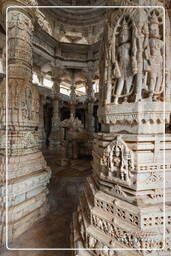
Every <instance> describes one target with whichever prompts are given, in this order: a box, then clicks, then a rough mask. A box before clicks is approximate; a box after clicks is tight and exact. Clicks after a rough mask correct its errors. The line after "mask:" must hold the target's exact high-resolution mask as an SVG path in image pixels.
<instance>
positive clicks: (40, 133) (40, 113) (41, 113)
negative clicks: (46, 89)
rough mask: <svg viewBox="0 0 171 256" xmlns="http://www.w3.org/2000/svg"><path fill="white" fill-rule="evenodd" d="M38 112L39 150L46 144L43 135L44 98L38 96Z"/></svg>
mask: <svg viewBox="0 0 171 256" xmlns="http://www.w3.org/2000/svg"><path fill="white" fill-rule="evenodd" d="M39 98H40V110H39V126H38V133H39V148H40V149H41V148H42V147H44V146H45V144H46V134H45V124H44V104H45V96H44V95H41V94H40V97H39Z"/></svg>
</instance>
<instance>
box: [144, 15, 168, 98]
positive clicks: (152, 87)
mask: <svg viewBox="0 0 171 256" xmlns="http://www.w3.org/2000/svg"><path fill="white" fill-rule="evenodd" d="M146 42H148V44H147V43H146V47H145V61H144V70H145V72H147V73H148V79H149V96H150V98H151V99H153V100H156V99H157V98H158V97H157V96H158V95H159V94H161V92H162V83H163V75H162V73H163V54H164V43H163V41H162V40H161V39H160V30H159V20H158V16H157V15H156V13H155V12H153V13H152V16H151V19H150V24H149V39H148V40H146Z"/></svg>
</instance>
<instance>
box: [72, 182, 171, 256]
mask: <svg viewBox="0 0 171 256" xmlns="http://www.w3.org/2000/svg"><path fill="white" fill-rule="evenodd" d="M120 196H121V193H120ZM121 197H122V199H119V198H118V194H117V195H116V196H113V195H109V194H107V193H106V192H102V191H101V188H100V187H99V186H97V183H96V182H95V180H94V178H93V177H91V178H88V180H87V184H86V185H85V190H84V193H83V195H82V196H81V198H80V205H79V207H78V209H77V212H76V214H75V215H74V216H73V224H72V225H73V226H72V227H73V228H74V232H73V233H72V245H73V246H74V247H75V248H91V249H92V251H90V250H87V254H86V255H102V256H103V255H105V256H106V255H107V256H115V255H117V256H125V255H126V256H128V255H136V256H137V255H143V256H145V255H148V256H154V255H155V256H156V254H154V251H153V249H157V248H158V249H159V251H158V254H157V255H168V254H167V250H168V248H169V241H170V240H169V239H170V232H171V221H170V219H171V216H170V211H171V207H170V205H167V206H166V215H164V211H163V204H160V205H158V206H157V209H156V205H155V206H148V205H147V206H145V205H143V204H142V205H141V207H138V206H136V205H133V204H132V203H128V202H126V201H124V200H125V199H124V197H123V196H121ZM164 221H165V222H166V225H167V230H166V247H165V248H164V249H162V247H163V245H164V242H163V232H164ZM112 248H113V249H116V248H118V249H119V248H123V249H125V250H124V251H122V250H117V251H116V250H109V249H112ZM127 248H128V249H131V248H134V249H135V250H134V251H127V250H126V249H127ZM138 248H139V249H140V250H138ZM141 248H144V249H146V250H145V251H142V250H141ZM98 249H101V250H98ZM136 249H137V250H136ZM155 252H156V251H155ZM82 253H83V252H82V251H81V250H80V251H79V252H76V253H75V254H74V255H79V256H81V255H84V254H82Z"/></svg>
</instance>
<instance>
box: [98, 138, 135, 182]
mask: <svg viewBox="0 0 171 256" xmlns="http://www.w3.org/2000/svg"><path fill="white" fill-rule="evenodd" d="M102 166H103V174H104V175H105V176H106V177H108V178H112V177H114V178H117V179H120V180H121V181H123V182H126V183H128V184H130V181H131V180H130V179H131V177H132V174H131V172H132V171H133V170H134V155H133V152H132V150H130V149H129V147H128V146H127V144H126V143H125V142H124V141H123V140H122V138H121V136H120V135H118V136H116V138H115V139H114V140H113V141H112V142H111V143H110V144H109V145H108V146H107V147H106V148H105V150H104V153H103V157H102Z"/></svg>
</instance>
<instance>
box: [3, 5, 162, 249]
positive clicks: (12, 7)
mask: <svg viewBox="0 0 171 256" xmlns="http://www.w3.org/2000/svg"><path fill="white" fill-rule="evenodd" d="M15 8H18V9H24V8H25V9H27V8H39V9H47V8H48V9H63V8H65V9H74V8H75V9H77V8H78V9H79V8H83V9H84V8H92V9H116V8H117V9H118V8H122V9H126V8H138V9H139V8H142V9H144V8H151V9H157V8H160V9H163V21H164V22H163V41H164V70H163V73H164V74H163V78H164V79H163V80H164V84H165V70H166V59H165V55H166V39H165V31H166V24H165V21H166V15H165V8H164V7H163V6H17V5H14V6H9V7H7V9H6V162H5V163H6V243H5V244H6V248H7V249H8V250H10V251H94V250H96V251H101V250H104V248H96V249H95V248H94V249H93V248H10V247H9V246H8V10H9V9H15ZM165 104H166V103H165V101H164V102H163V111H164V116H165V109H166V105H165ZM163 128H164V131H165V126H164V127H163ZM163 144H164V146H165V132H164V143H163ZM164 148H165V147H164ZM163 172H164V173H163V184H164V187H163V229H164V230H163V231H164V232H163V247H162V248H153V249H149V248H147V249H146V248H140V249H138V248H109V250H110V251H137V250H140V251H149V250H153V251H161V250H163V249H164V248H165V239H166V207H165V199H166V195H165V182H166V175H165V150H164V169H163Z"/></svg>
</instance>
